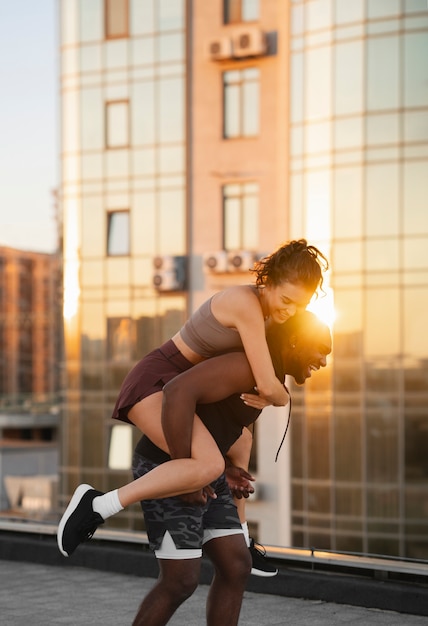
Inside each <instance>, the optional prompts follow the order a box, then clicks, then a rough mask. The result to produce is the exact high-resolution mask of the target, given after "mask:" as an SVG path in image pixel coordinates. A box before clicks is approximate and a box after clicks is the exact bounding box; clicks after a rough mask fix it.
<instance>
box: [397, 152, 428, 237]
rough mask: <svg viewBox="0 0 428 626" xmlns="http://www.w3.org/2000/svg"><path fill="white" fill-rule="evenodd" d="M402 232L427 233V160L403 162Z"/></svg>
mask: <svg viewBox="0 0 428 626" xmlns="http://www.w3.org/2000/svg"><path fill="white" fill-rule="evenodd" d="M403 167H404V232H405V233H407V234H415V235H421V234H423V233H428V205H427V198H428V176H427V172H428V161H419V162H414V163H412V162H407V163H404V166H403Z"/></svg>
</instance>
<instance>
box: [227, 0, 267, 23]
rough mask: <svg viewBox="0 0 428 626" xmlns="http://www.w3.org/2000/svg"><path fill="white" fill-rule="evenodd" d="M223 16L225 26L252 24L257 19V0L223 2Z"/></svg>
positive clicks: (228, 0)
mask: <svg viewBox="0 0 428 626" xmlns="http://www.w3.org/2000/svg"><path fill="white" fill-rule="evenodd" d="M223 14H224V17H223V21H224V23H225V24H235V23H236V22H253V21H255V20H258V19H259V0H224V3H223Z"/></svg>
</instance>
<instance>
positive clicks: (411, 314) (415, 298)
mask: <svg viewBox="0 0 428 626" xmlns="http://www.w3.org/2000/svg"><path fill="white" fill-rule="evenodd" d="M427 307H428V288H427V287H419V288H417V287H414V288H407V289H406V290H405V292H404V325H403V329H404V346H403V351H404V353H405V354H407V355H409V356H412V357H414V358H423V359H427V358H428V336H427V333H426V311H427ZM421 366H422V363H421ZM425 369H426V368H425ZM425 391H427V389H425Z"/></svg>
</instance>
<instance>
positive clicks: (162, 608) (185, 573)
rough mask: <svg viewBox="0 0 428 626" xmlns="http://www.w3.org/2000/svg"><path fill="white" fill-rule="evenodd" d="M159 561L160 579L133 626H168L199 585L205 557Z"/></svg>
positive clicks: (143, 604) (144, 602) (150, 592)
mask: <svg viewBox="0 0 428 626" xmlns="http://www.w3.org/2000/svg"><path fill="white" fill-rule="evenodd" d="M158 563H159V569H160V574H159V578H158V580H157V582H156V584H155V586H154V587H153V588H152V590H151V591H149V593H148V594H147V596H146V597H145V598H144V600H143V601H142V603H141V605H140V608H139V611H138V613H137V615H136V616H135V619H134V621H133V622H132V626H164V624H167V623H168V621H169V620H170V619H171V617H172V616H173V615H174V613H175V611H176V610H177V609H178V607H179V606H180V605H181V604H182V603H183V602H184V601H185V600H187V598H189V597H190V596H191V595H192V593H193V592H194V591H195V589H196V587H197V586H198V582H199V572H200V567H201V559H184V560H176V559H171V560H170V559H159V560H158ZM223 626H225V623H223Z"/></svg>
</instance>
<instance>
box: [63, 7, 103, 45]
mask: <svg viewBox="0 0 428 626" xmlns="http://www.w3.org/2000/svg"><path fill="white" fill-rule="evenodd" d="M71 4H72V3H71ZM103 4H104V3H103V0H80V2H79V15H80V39H81V41H100V40H101V39H103V22H102V20H103V15H104V6H103Z"/></svg>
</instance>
